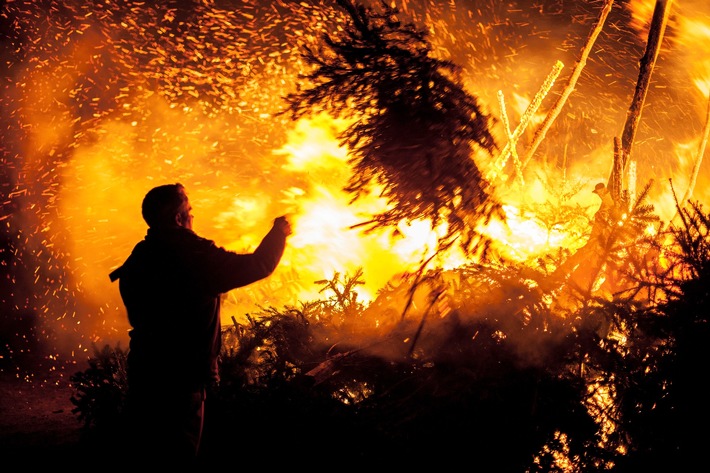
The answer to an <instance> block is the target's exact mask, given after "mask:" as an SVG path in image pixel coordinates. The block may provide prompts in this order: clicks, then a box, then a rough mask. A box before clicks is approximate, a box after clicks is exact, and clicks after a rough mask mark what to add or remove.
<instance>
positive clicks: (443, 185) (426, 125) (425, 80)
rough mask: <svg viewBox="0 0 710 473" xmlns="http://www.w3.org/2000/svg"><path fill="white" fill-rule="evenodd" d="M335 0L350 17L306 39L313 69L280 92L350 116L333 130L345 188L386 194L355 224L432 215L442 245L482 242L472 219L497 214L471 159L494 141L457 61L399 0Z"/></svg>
mask: <svg viewBox="0 0 710 473" xmlns="http://www.w3.org/2000/svg"><path fill="white" fill-rule="evenodd" d="M337 3H338V5H339V6H340V7H341V8H342V9H343V10H344V11H345V12H346V13H347V16H348V18H347V20H348V21H347V23H346V24H345V25H344V27H343V28H342V31H340V32H339V36H337V37H336V36H334V35H332V34H330V33H326V34H324V37H323V43H324V44H325V47H324V48H320V49H312V48H306V51H305V53H304V57H305V59H306V61H307V62H308V63H309V64H311V65H312V66H314V69H313V71H312V72H311V73H310V74H308V75H307V76H306V79H307V81H306V84H307V85H306V86H304V87H303V88H301V89H300V90H298V91H297V92H295V93H292V94H290V95H288V96H287V97H286V99H287V101H288V103H289V106H290V109H289V110H290V112H291V113H292V115H293V116H294V117H295V118H300V117H302V116H304V115H306V114H309V113H314V112H315V111H322V110H326V111H328V112H330V113H332V114H333V115H335V116H339V117H342V116H345V117H347V118H349V119H351V120H353V122H352V124H351V125H350V126H349V127H348V128H347V129H346V130H345V131H344V132H343V133H342V134H341V136H340V138H341V140H342V143H343V144H344V145H346V146H347V147H348V148H349V149H350V150H351V158H350V161H349V164H350V165H351V166H352V170H353V174H352V177H351V179H350V182H349V184H348V186H347V187H346V189H345V190H346V191H348V192H350V193H352V195H353V200H356V199H357V198H359V197H360V196H361V195H363V194H368V193H370V192H372V191H374V192H378V193H379V194H380V195H381V196H383V197H385V198H386V199H387V202H388V203H389V204H390V205H389V206H388V208H387V209H386V210H384V211H382V212H380V213H378V214H376V215H374V216H373V218H372V220H371V221H368V222H364V223H362V224H361V225H362V226H364V227H366V229H373V228H377V227H387V226H390V227H396V225H397V224H398V223H400V221H402V220H404V221H411V220H415V219H430V220H431V222H432V226H433V227H438V226H439V224H440V223H442V222H443V223H446V225H447V232H446V235H445V236H442V237H441V239H440V241H441V243H442V246H447V245H451V244H452V242H453V241H454V240H456V241H457V243H458V244H459V245H460V246H461V247H462V248H463V249H464V250H466V251H473V250H476V251H482V252H483V251H485V250H486V249H487V243H488V240H487V238H486V237H485V236H484V235H482V234H480V233H479V232H478V231H477V230H476V226H477V224H478V223H480V221H481V220H483V221H486V220H487V219H490V218H491V217H492V216H493V215H496V216H498V217H499V218H501V219H503V214H502V212H501V207H500V204H499V203H498V202H496V201H495V199H494V198H493V197H492V196H491V194H490V192H489V190H490V189H489V183H488V182H486V181H485V179H484V178H483V176H482V174H481V172H480V170H479V168H478V166H477V165H476V162H475V159H474V158H476V157H478V158H487V157H489V156H490V153H491V152H492V151H493V150H495V149H496V143H495V141H494V139H493V136H492V135H491V133H490V131H489V125H490V123H491V121H492V119H491V118H490V117H489V116H488V115H486V114H485V113H484V112H483V110H482V109H481V108H480V106H479V105H478V101H477V99H476V97H474V96H472V95H471V94H469V93H468V92H467V91H466V90H465V89H464V87H463V86H462V85H461V81H460V79H459V78H458V77H457V74H458V73H459V72H460V68H459V67H458V66H457V65H456V64H454V63H453V62H452V61H449V60H443V59H437V58H435V57H433V55H432V50H431V46H430V44H429V43H428V41H427V33H426V31H425V30H421V29H417V28H416V27H415V26H414V25H412V24H407V23H403V22H402V21H400V19H399V17H398V14H399V10H398V9H397V8H396V7H394V6H390V5H389V4H387V3H386V2H382V4H381V7H382V8H381V12H380V11H376V10H374V9H370V8H366V7H364V6H362V5H360V4H354V3H352V2H350V1H348V0H338V1H337Z"/></svg>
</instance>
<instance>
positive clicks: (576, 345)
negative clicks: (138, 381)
mask: <svg viewBox="0 0 710 473" xmlns="http://www.w3.org/2000/svg"><path fill="white" fill-rule="evenodd" d="M642 200H643V199H639V201H638V202H637V204H639V205H635V206H634V207H632V209H631V210H630V213H629V215H630V217H628V218H631V219H633V218H635V217H633V215H634V214H638V216H639V220H638V224H634V223H633V222H628V225H629V228H628V229H626V230H618V231H619V232H621V233H620V234H623V235H626V236H627V237H629V239H627V240H624V241H626V242H627V244H626V246H627V247H628V248H625V249H624V248H623V246H624V245H621V244H620V241H622V240H623V239H613V240H614V243H613V244H612V245H611V246H608V245H607V246H608V247H609V248H613V249H614V250H613V251H609V252H607V253H606V257H607V258H608V259H610V260H614V261H617V262H619V261H621V260H622V259H635V258H637V257H639V256H640V254H641V253H643V252H644V251H646V250H647V247H646V246H644V245H645V244H646V243H644V245H642V244H640V242H647V240H644V239H642V238H641V237H640V232H641V229H642V228H644V222H651V223H653V222H655V219H653V218H652V216H651V215H650V209H649V208H648V207H645V206H644V205H643V204H641V203H640V202H641V201H642ZM634 209H636V210H634ZM708 222H710V219H709V218H708V216H707V215H705V214H703V213H702V210H701V209H700V207H697V206H696V207H693V208H692V210H688V211H686V213H684V218H683V220H682V224H681V226H679V227H671V228H670V230H669V231H668V232H667V233H665V234H663V235H660V236H659V237H658V238H656V239H652V240H650V241H651V242H652V243H654V244H656V245H657V246H656V247H655V248H654V249H655V251H650V252H647V253H648V254H646V255H645V257H646V258H647V259H649V260H651V261H653V262H654V263H655V266H654V265H651V264H650V263H649V264H647V268H648V272H647V273H646V274H647V275H648V276H649V277H647V278H644V277H642V276H643V274H641V275H638V276H637V277H636V278H635V279H632V278H629V279H624V281H623V282H624V286H623V287H624V290H622V291H616V292H613V291H612V292H609V291H605V290H603V289H601V286H600V287H599V288H597V289H596V290H593V291H592V293H591V294H590V298H589V300H587V301H585V303H584V304H581V305H579V306H577V307H576V309H575V310H574V311H573V312H570V313H568V314H566V315H565V316H564V317H560V316H559V314H556V313H555V311H554V310H553V308H554V298H555V297H557V296H558V295H559V294H560V292H558V291H557V289H555V290H552V291H550V290H549V289H548V288H546V286H545V284H544V282H545V281H546V280H547V279H548V278H549V277H550V276H549V274H548V272H547V271H546V270H545V268H534V267H530V266H528V265H526V264H523V263H519V264H506V265H496V264H491V263H486V264H470V265H464V266H461V267H459V268H456V269H453V270H447V271H444V270H440V269H438V270H431V271H429V272H427V273H426V274H425V275H424V278H423V280H424V281H425V282H424V283H422V284H419V285H418V286H417V289H416V291H415V292H414V293H413V304H412V307H413V310H412V311H411V312H409V313H407V314H406V317H404V318H402V317H400V316H399V310H398V309H396V308H397V307H399V306H401V304H404V303H405V300H406V299H407V297H408V296H409V295H410V294H412V293H411V292H410V290H411V285H412V284H413V282H412V281H411V280H407V279H406V278H405V279H404V280H402V282H401V283H399V284H394V283H390V284H388V285H387V286H386V287H384V288H383V289H382V290H381V291H380V293H379V294H378V297H377V299H376V300H375V301H373V302H372V303H371V304H369V305H364V304H361V303H359V302H358V301H357V295H356V294H354V293H353V291H354V289H355V288H356V287H357V286H358V285H359V284H360V282H361V281H360V276H361V273H360V272H357V273H356V274H355V275H354V276H353V277H349V276H345V277H344V278H341V277H340V275H337V274H336V275H335V276H334V277H333V279H331V280H327V281H326V280H324V281H320V283H321V284H322V286H323V291H321V292H322V293H323V295H324V298H323V300H320V301H314V302H308V303H303V304H301V305H300V307H285V308H283V309H276V308H268V309H262V311H261V312H260V313H258V314H254V315H249V316H248V318H247V321H246V323H245V324H239V323H236V321H235V323H234V324H233V325H232V326H230V327H226V328H225V329H224V332H223V340H224V351H223V354H222V368H221V373H222V382H221V384H220V385H219V386H216V387H214V390H213V392H211V393H210V395H209V396H208V409H209V410H210V412H211V416H209V417H208V424H207V425H206V434H205V435H206V436H205V444H204V446H205V452H206V456H205V458H206V459H209V460H214V461H215V463H216V464H217V465H219V464H223V462H224V457H225V455H228V453H225V452H230V451H231V450H230V449H235V448H236V449H239V454H240V458H247V457H250V458H261V459H264V458H268V459H269V464H270V465H272V466H295V465H298V466H307V465H313V463H314V462H319V463H324V462H325V463H328V464H331V463H332V462H338V463H337V464H338V465H340V464H343V463H345V464H347V465H348V466H349V467H351V468H363V467H366V466H368V465H372V464H373V463H376V464H378V465H382V466H383V467H400V468H414V467H417V466H421V465H422V464H436V465H437V466H439V467H441V468H447V467H452V468H453V467H456V466H457V465H458V466H460V465H461V464H462V462H465V464H467V465H471V467H472V468H477V469H481V470H482V471H502V472H508V471H510V472H539V473H543V472H545V473H549V472H560V473H561V472H570V471H574V472H585V473H588V472H609V471H612V472H635V471H675V470H678V469H682V468H683V467H684V466H687V465H691V464H693V463H694V462H695V464H698V462H700V461H702V460H703V458H704V457H703V454H704V448H705V445H706V443H707V433H706V432H705V431H704V430H703V429H702V427H703V426H704V425H705V423H704V422H706V421H707V418H708V412H709V408H708V403H707V402H706V396H704V392H705V391H704V390H703V388H702V375H703V373H704V370H705V368H706V367H707V364H708V361H710V360H708V346H710V344H708V341H710V340H709V339H708V337H709V336H710V334H709V333H708V322H707V318H708V314H709V313H710V310H708V309H709V307H708V302H709V301H710V289H709V288H710V280H709V279H708V277H709V276H710V274H709V273H708V268H709V267H710V266H709V265H708V262H709V261H710V251H709V250H710V240H709V239H708ZM617 225H618V224H617ZM634 228H635V230H634ZM641 233H643V232H641ZM666 237H667V238H666ZM632 247H633V248H632ZM661 255H662V257H661ZM622 266H623V267H626V266H624V265H621V266H619V265H617V264H607V265H605V266H604V268H602V270H601V273H602V276H605V275H606V271H614V272H616V271H618V270H619V268H620V267H622ZM654 268H655V269H654ZM633 281H636V283H637V284H638V285H639V286H644V287H645V288H646V289H648V290H647V291H645V292H642V291H635V290H632V287H631V284H632V282H633ZM432 293H434V294H436V295H437V296H436V297H435V298H433V299H432V298H431V294H432ZM642 294H645V297H641V295H642ZM432 301H433V302H432ZM429 302H432V303H429ZM393 308H395V309H394V310H393ZM415 309H416V310H415ZM388 314H390V315H388ZM415 335H416V336H415ZM121 353H122V352H120V351H117V352H116V353H113V354H112V352H111V351H110V350H107V349H104V351H103V352H100V353H98V354H97V359H95V360H92V362H91V368H90V369H89V370H88V371H87V372H85V373H83V374H81V373H80V374H77V375H76V376H75V377H73V381H74V382H75V383H76V386H77V388H78V389H79V390H80V393H82V394H83V395H82V396H77V400H80V401H81V402H80V403H77V405H78V406H80V408H79V409H77V410H76V411H75V412H79V413H80V414H81V415H82V416H83V418H84V419H91V422H86V425H87V429H94V430H93V432H94V435H93V438H96V434H95V431H96V427H97V426H99V425H102V426H104V427H103V429H102V431H103V432H104V434H105V433H106V432H107V431H110V429H107V428H106V426H110V425H111V422H115V421H116V416H115V415H114V414H115V413H116V412H120V410H121V406H120V403H121V402H122V398H121V396H120V393H121V392H122V386H123V380H122V377H121V376H120V373H121V372H122V369H121V368H120V367H121V360H122V359H123V358H124V357H123V356H119V355H120V354H121ZM165 362H166V363H170V362H171V360H170V356H169V354H166V358H165ZM156 369H160V367H156ZM106 393H109V395H106Z"/></svg>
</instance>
